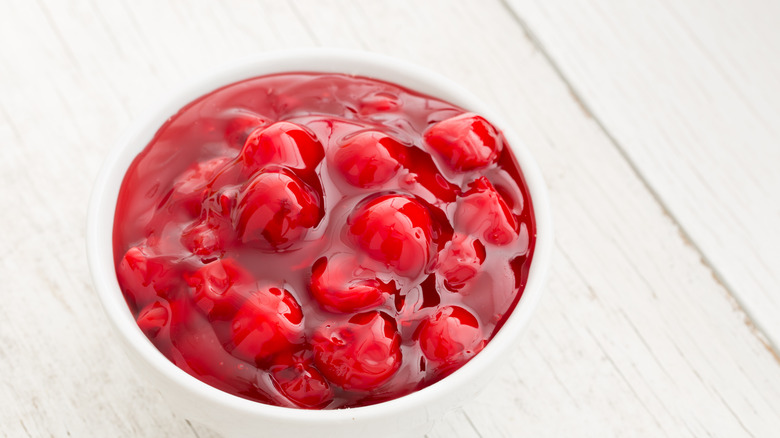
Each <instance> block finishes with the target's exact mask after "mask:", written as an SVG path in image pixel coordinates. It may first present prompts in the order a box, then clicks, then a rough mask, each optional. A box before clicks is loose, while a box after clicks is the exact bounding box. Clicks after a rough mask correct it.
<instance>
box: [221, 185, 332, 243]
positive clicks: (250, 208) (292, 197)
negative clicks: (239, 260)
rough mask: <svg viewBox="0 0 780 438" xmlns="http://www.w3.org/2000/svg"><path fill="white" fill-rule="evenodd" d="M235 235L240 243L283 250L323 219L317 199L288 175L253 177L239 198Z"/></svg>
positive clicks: (317, 197)
mask: <svg viewBox="0 0 780 438" xmlns="http://www.w3.org/2000/svg"><path fill="white" fill-rule="evenodd" d="M236 209H237V213H238V214H237V222H236V223H235V226H236V231H237V233H238V236H239V238H240V239H241V241H242V242H243V243H246V244H251V245H254V246H257V247H258V248H261V249H272V250H277V251H281V250H285V249H288V248H290V247H291V246H292V245H294V244H295V243H297V242H299V241H300V240H302V239H303V238H304V237H305V235H306V232H307V231H309V229H310V228H313V227H314V226H316V225H317V224H318V223H319V222H320V220H321V219H322V214H323V213H322V211H321V209H320V199H319V196H317V195H316V194H315V193H314V191H313V190H312V189H311V188H309V187H308V186H307V185H306V184H305V183H304V182H303V181H301V180H300V178H298V177H297V176H295V175H293V174H292V173H290V172H287V171H281V170H280V171H276V170H274V171H267V172H260V173H258V174H257V175H255V176H254V177H253V178H252V179H251V180H250V181H249V182H248V183H247V184H246V185H245V186H244V188H243V189H242V190H241V193H240V194H239V195H238V205H237V207H236Z"/></svg>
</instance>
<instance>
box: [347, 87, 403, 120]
mask: <svg viewBox="0 0 780 438" xmlns="http://www.w3.org/2000/svg"><path fill="white" fill-rule="evenodd" d="M402 105H403V102H402V101H401V99H400V97H399V96H398V95H396V94H395V93H392V92H389V91H377V92H374V93H370V94H367V95H366V96H363V98H361V99H360V101H359V103H358V106H359V108H360V114H364V115H369V114H374V113H383V112H389V111H397V110H398V109H400V108H401V106H402Z"/></svg>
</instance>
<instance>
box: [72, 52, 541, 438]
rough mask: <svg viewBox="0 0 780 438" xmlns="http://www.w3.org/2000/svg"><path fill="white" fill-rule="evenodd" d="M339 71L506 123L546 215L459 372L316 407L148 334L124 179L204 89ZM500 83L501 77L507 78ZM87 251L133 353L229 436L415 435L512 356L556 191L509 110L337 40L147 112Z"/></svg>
mask: <svg viewBox="0 0 780 438" xmlns="http://www.w3.org/2000/svg"><path fill="white" fill-rule="evenodd" d="M302 71H312V72H334V73H346V74H354V75H360V76H367V77H372V78H376V79H380V80H385V81H388V82H392V83H396V84H399V85H401V86H404V87H407V88H410V89H412V90H415V91H418V92H421V93H424V94H428V95H431V96H435V97H438V98H440V99H443V100H445V101H448V102H450V103H453V104H455V105H458V106H460V107H463V108H465V109H467V110H470V111H474V112H476V113H478V114H481V115H483V116H484V117H486V118H487V119H488V120H490V121H491V122H492V123H494V124H495V125H496V126H497V127H498V128H499V129H501V130H502V131H503V132H504V135H505V136H506V139H507V141H508V143H509V145H510V147H511V149H512V152H514V154H515V157H516V158H517V161H518V163H519V164H520V167H521V169H522V172H523V176H524V177H525V181H526V183H527V185H528V190H529V193H530V196H531V202H532V204H533V209H534V215H535V218H536V231H537V236H536V246H535V249H534V255H533V259H532V262H531V267H530V271H529V273H528V282H527V284H526V287H525V291H524V292H523V296H522V298H521V299H520V301H519V303H518V304H517V307H516V308H515V310H514V311H513V313H512V314H511V315H510V316H509V318H508V319H507V321H506V323H505V324H504V326H503V327H502V328H501V330H499V332H498V333H497V334H496V335H495V337H494V338H493V339H492V340H491V341H490V342H489V343H488V345H487V346H486V347H485V348H484V350H483V351H482V352H480V353H479V354H478V355H477V356H475V357H474V358H473V359H472V360H471V361H469V362H468V363H466V364H465V365H464V366H463V367H461V368H460V369H458V370H457V371H456V372H454V373H453V374H452V375H450V376H448V377H446V378H445V379H443V380H441V381H439V382H438V383H435V384H433V385H431V386H429V387H426V388H424V389H422V390H419V391H417V392H414V393H412V394H409V395H406V396H403V397H400V398H397V399H395V400H390V401H386V402H383V403H379V404H376V405H371V406H365V407H358V408H351V409H337V410H322V411H311V410H303V409H292V408H284V407H277V406H270V405H265V404H261V403H256V402H253V401H250V400H246V399H243V398H240V397H237V396H234V395H231V394H228V393H226V392H223V391H220V390H218V389H216V388H214V387H211V386H209V385H207V384H205V383H203V382H201V381H199V380H198V379H196V378H194V377H192V376H190V375H189V374H187V373H186V372H184V371H183V370H181V369H180V368H178V367H176V365H174V364H173V363H171V362H170V361H169V360H168V359H166V358H165V356H163V355H162V353H160V352H159V351H158V350H157V348H155V346H154V345H152V343H151V342H150V341H149V340H148V339H147V338H146V337H145V336H144V334H143V333H142V332H141V330H140V329H139V328H138V326H137V325H136V322H135V319H134V318H133V316H132V314H131V312H130V309H129V308H128V306H127V304H126V303H125V299H124V297H123V296H122V292H121V291H120V289H119V285H118V283H117V279H116V273H115V270H114V257H113V248H112V231H113V224H114V209H115V206H116V201H117V196H118V193H119V187H120V184H121V183H122V178H123V177H124V174H125V171H126V170H127V168H128V166H129V165H130V163H131V161H132V160H133V158H134V157H135V156H136V155H137V154H138V153H139V152H140V151H141V150H142V149H143V148H144V147H146V145H147V144H148V143H149V141H150V140H151V139H152V137H153V135H154V134H155V132H156V131H157V130H158V128H159V127H160V126H162V125H163V123H165V121H166V120H167V119H168V118H169V117H170V116H172V115H173V114H175V113H176V112H177V111H178V110H179V109H180V108H182V107H184V106H185V105H186V104H188V103H189V102H191V101H193V100H194V99H196V98H198V97H200V96H202V95H205V94H208V93H209V92H211V91H213V90H215V89H217V88H220V87H222V86H224V85H228V84H231V83H234V82H237V81H241V80H243V79H248V78H252V77H256V76H262V75H266V74H271V73H281V72H302ZM499 86H500V85H499ZM87 219H88V226H87V252H88V256H89V264H90V269H91V271H92V277H93V281H94V282H95V287H96V288H97V292H98V295H99V297H100V300H101V302H102V303H103V307H104V308H105V311H106V313H107V314H108V318H109V320H110V321H111V322H112V323H113V325H114V327H115V328H116V330H117V332H118V333H119V338H120V339H121V340H122V342H123V344H124V346H125V347H126V348H125V349H126V351H127V353H128V355H129V357H130V358H131V359H132V361H133V362H134V363H135V364H136V365H137V366H138V369H139V370H140V371H141V372H142V373H143V375H144V376H145V377H148V378H149V379H150V380H151V381H152V383H153V384H154V385H155V386H156V387H157V388H159V389H160V391H161V392H162V394H163V396H164V397H165V398H166V399H167V400H168V401H169V402H170V404H171V406H172V407H173V408H174V410H175V411H177V412H179V413H181V414H182V415H183V416H184V417H186V418H189V419H191V420H193V421H196V422H198V423H201V424H204V425H206V426H208V427H210V428H212V429H213V430H215V431H217V432H219V433H221V434H223V435H225V436H228V437H249V436H266V437H270V436H274V437H275V436H279V437H307V436H317V437H340V438H350V437H366V436H371V437H372V438H380V437H393V436H398V437H409V436H421V435H422V434H424V433H425V432H427V431H428V430H429V429H430V428H431V427H432V425H433V423H434V422H435V420H436V419H438V418H440V417H441V416H442V415H443V414H444V413H445V412H447V411H448V410H452V409H454V408H455V407H458V406H460V405H461V404H463V403H464V402H465V401H467V400H469V399H472V398H473V397H474V396H475V395H476V393H477V392H478V391H479V390H480V389H481V388H483V387H484V386H485V384H486V383H487V381H488V380H489V379H490V378H491V377H492V376H494V375H495V374H496V371H497V368H498V367H499V366H500V365H502V364H503V363H506V362H507V360H508V358H509V357H510V356H511V353H512V351H513V350H514V349H515V348H516V346H517V342H516V341H517V340H518V337H519V335H520V333H521V331H522V330H523V329H524V327H525V326H526V324H527V323H528V320H529V318H530V317H531V313H532V311H533V309H534V308H535V307H536V303H537V301H538V300H539V296H540V295H541V293H542V286H543V280H544V277H545V273H546V271H547V268H548V265H549V262H550V253H551V249H552V228H551V222H550V213H549V206H548V199H547V191H546V188H545V185H544V182H543V180H542V177H541V174H540V172H539V169H538V168H537V166H536V163H535V162H534V161H533V159H532V158H531V155H530V153H529V152H528V150H527V149H526V148H525V147H524V146H523V143H522V142H521V141H520V138H518V136H517V135H516V134H515V133H514V132H513V131H512V129H511V128H510V126H509V125H507V124H506V123H505V122H504V121H503V120H502V118H501V117H500V116H499V115H498V114H495V113H494V112H493V111H491V110H490V109H489V108H487V107H486V106H485V105H484V104H483V103H482V102H480V101H479V100H478V99H477V98H476V97H474V96H473V95H472V94H471V93H469V92H468V91H466V90H465V89H463V88H462V87H460V86H459V85H457V84H455V83H454V82H452V81H450V80H449V79H447V78H446V77H444V76H442V75H440V74H437V73H434V72H431V71H429V70H426V69H424V68H421V67H419V66H416V65H413V64H410V63H408V62H405V61H401V60H398V59H394V58H390V57H386V56H381V55H377V54H372V53H367V52H357V51H346V50H334V49H308V50H292V51H282V52H275V53H266V54H262V55H257V56H252V57H249V58H245V59H242V60H239V61H237V62H234V63H232V64H230V65H227V66H225V67H223V68H221V69H219V70H217V71H214V72H212V73H210V74H208V75H206V76H203V77H201V78H200V79H198V80H196V81H194V82H191V83H189V84H187V85H185V86H183V87H181V88H180V89H179V90H177V91H175V92H174V93H172V94H171V95H170V96H168V97H167V98H165V99H164V100H162V101H161V102H160V103H159V104H158V105H156V106H155V107H153V108H152V109H151V110H150V111H149V112H148V113H146V114H144V116H143V117H142V118H140V119H139V120H137V121H136V122H135V123H134V124H133V125H132V126H131V127H130V129H129V130H128V131H127V132H126V133H125V134H124V136H122V137H121V139H120V140H119V142H118V144H117V145H116V147H115V148H114V149H113V150H112V151H111V152H110V155H109V156H108V158H107V159H106V162H105V164H104V165H103V168H102V169H101V171H100V174H99V175H98V178H97V181H96V182H95V187H94V190H93V193H92V199H91V201H90V206H89V212H88V218H87Z"/></svg>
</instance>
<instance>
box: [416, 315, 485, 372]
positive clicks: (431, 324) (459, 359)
mask: <svg viewBox="0 0 780 438" xmlns="http://www.w3.org/2000/svg"><path fill="white" fill-rule="evenodd" d="M419 340H420V349H421V350H422V352H423V354H424V355H425V357H426V358H428V360H429V361H431V362H433V364H434V365H436V366H437V367H438V368H439V369H440V370H441V371H442V372H445V373H446V372H448V371H450V370H453V369H454V368H457V367H459V366H460V365H462V364H464V363H466V362H467V361H468V360H469V359H471V358H472V357H474V355H475V354H477V353H479V352H480V351H481V350H482V348H484V347H485V344H486V343H487V341H486V340H485V338H484V336H483V334H482V330H480V328H479V321H477V318H476V317H475V316H474V315H472V314H471V313H470V312H469V311H468V310H466V309H464V308H462V307H456V306H444V307H442V308H440V309H439V310H438V311H437V312H436V313H435V314H434V315H433V316H431V317H429V318H428V319H427V320H426V321H425V322H423V323H422V325H421V326H420V329H419Z"/></svg>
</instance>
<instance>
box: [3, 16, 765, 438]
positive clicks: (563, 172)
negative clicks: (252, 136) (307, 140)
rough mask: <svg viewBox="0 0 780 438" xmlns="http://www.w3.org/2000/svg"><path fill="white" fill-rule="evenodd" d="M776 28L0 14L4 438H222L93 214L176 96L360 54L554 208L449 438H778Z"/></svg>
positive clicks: (594, 19)
mask: <svg viewBox="0 0 780 438" xmlns="http://www.w3.org/2000/svg"><path fill="white" fill-rule="evenodd" d="M778 17H780V2H777V1H775V0H709V1H706V0H688V1H684V2H675V1H671V0H662V1H653V0H637V1H632V2H626V1H620V0H585V1H583V0H506V1H503V2H502V1H498V0H492V1H484V0H466V1H445V0H436V1H412V0H405V1H360V2H358V1H346V0H345V1H335V0H328V1H323V0H299V1H289V2H282V1H278V0H262V1H252V2H248V1H246V2H245V1H235V2H227V1H225V2H210V1H185V0H180V1H175V2H162V1H154V0H145V1H130V0H100V1H98V0H83V1H55V0H51V1H47V0H38V1H32V0H2V1H0V230H2V231H0V251H2V253H0V254H1V255H0V279H1V281H2V283H0V284H2V286H0V315H1V318H2V320H1V321H0V435H3V436H9V437H18V436H19V437H23V436H33V437H38V436H55V437H65V436H74V437H105V436H122V437H125V436H126V437H136V436H148V437H161V436H170V437H200V438H205V437H210V436H213V434H212V433H211V432H209V431H208V430H206V429H204V428H202V427H200V426H197V425H193V424H190V423H188V422H187V421H185V420H184V419H182V418H178V417H176V416H175V415H174V414H173V413H172V412H171V411H170V409H169V408H168V407H167V406H166V405H165V404H164V403H163V401H162V398H161V396H160V394H159V393H158V392H157V391H156V389H155V388H153V387H150V386H149V385H148V384H147V383H146V382H145V380H144V379H143V377H142V376H138V375H135V374H134V372H133V371H132V370H131V368H130V366H129V365H128V364H127V363H125V358H124V356H123V355H122V353H121V351H120V349H119V347H118V346H117V345H115V344H116V338H115V337H114V334H113V333H112V332H111V331H110V330H109V325H108V322H107V321H106V318H105V316H104V315H103V312H102V309H101V308H100V305H99V303H98V302H97V301H96V295H95V292H94V290H93V287H92V285H91V282H90V278H89V273H88V269H87V264H86V256H85V250H84V234H85V211H86V206H87V201H88V199H87V198H88V194H89V192H90V189H91V185H92V181H93V179H94V177H95V175H96V173H97V170H98V168H99V166H100V164H101V162H102V160H103V158H104V157H105V155H106V154H107V152H108V150H109V149H110V148H111V147H112V144H113V142H114V140H115V139H116V137H117V136H118V134H119V133H120V132H121V131H122V130H123V129H125V128H126V127H127V126H128V125H129V123H130V121H131V120H132V119H134V118H136V117H138V116H139V115H140V114H142V113H143V111H144V110H145V108H147V107H148V106H149V105H150V104H151V103H153V102H154V101H155V99H156V98H158V97H159V96H160V95H161V93H164V92H166V91H167V90H169V89H170V88H172V87H175V86H176V85H177V84H178V83H179V82H181V81H182V80H185V79H187V78H191V77H193V76H196V75H199V74H201V73H202V72H203V71H205V70H207V69H209V68H211V67H212V66H214V65H217V64H220V63H223V62H226V61H228V60H231V59H234V58H236V57H239V56H242V55H246V54H250V53H254V52H258V51H265V50H271V49H279V48H286V47H300V46H337V47H351V48H361V49H366V50H372V51H377V52H382V53H386V54H390V55H394V56H398V57H401V58H406V59H409V60H411V61H413V62H416V63H419V64H421V65H424V66H427V67H430V68H433V69H436V70H438V71H441V72H444V73H446V74H447V75H449V76H450V77H452V78H453V79H455V80H456V81H458V82H461V83H462V84H464V85H465V86H467V87H468V88H470V89H472V90H473V91H474V92H475V93H477V94H478V95H479V96H480V97H482V98H483V99H484V100H485V101H486V102H487V103H488V104H491V105H492V106H494V107H496V108H497V109H499V110H500V111H502V112H503V113H504V115H505V116H506V118H508V119H509V121H510V122H511V123H513V124H514V127H515V128H516V130H517V131H518V132H519V134H520V136H521V137H522V139H523V140H524V141H525V142H526V143H527V145H528V147H530V149H531V151H532V152H533V153H534V155H535V156H536V158H537V160H538V162H539V164H540V166H541V168H542V170H543V173H544V176H545V178H546V180H547V183H548V185H549V188H550V192H551V197H552V207H553V216H554V219H555V230H556V240H557V244H556V252H555V255H554V265H553V269H552V272H551V275H550V278H549V282H548V287H547V295H546V297H545V298H544V299H543V302H542V304H541V306H540V308H539V309H538V313H537V315H536V317H535V319H534V320H533V322H532V324H531V326H530V328H529V330H528V333H527V335H526V337H525V338H524V339H523V341H522V342H520V343H518V345H517V348H516V351H515V352H514V354H513V355H512V356H511V357H507V360H508V361H511V367H509V368H507V369H506V370H505V372H504V373H503V374H501V375H499V376H497V378H496V379H495V381H494V383H493V384H492V385H490V386H489V387H487V388H485V390H484V392H483V393H482V395H481V396H480V397H478V398H477V399H475V400H473V402H471V403H470V404H468V405H467V406H465V407H464V408H463V409H462V410H459V411H456V412H453V413H452V414H451V415H450V416H449V417H448V418H446V419H445V420H444V421H443V422H441V423H440V424H439V425H438V426H437V427H436V428H435V429H434V430H433V431H431V433H430V434H429V437H430V438H434V437H437V438H438V437H485V438H488V437H525V436H528V437H531V436H594V437H604V436H651V437H656V436H674V437H678V436H679V437H688V436H697V437H698V436H702V437H704V436H713V437H715V436H722V437H736V436H754V437H776V436H780V356H778V353H777V352H778V349H777V347H778V346H780V256H778V253H779V251H780V226H778V225H780V194H779V193H780V172H779V171H778V167H780V79H778V78H780V28H778Z"/></svg>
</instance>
